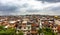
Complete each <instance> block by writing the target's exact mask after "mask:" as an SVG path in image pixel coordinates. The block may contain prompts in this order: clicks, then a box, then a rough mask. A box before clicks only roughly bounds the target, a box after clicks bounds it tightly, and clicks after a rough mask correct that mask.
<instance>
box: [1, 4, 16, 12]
mask: <svg viewBox="0 0 60 35" xmlns="http://www.w3.org/2000/svg"><path fill="white" fill-rule="evenodd" d="M16 10H17V7H16V6H9V5H0V11H2V12H3V11H8V12H9V11H10V12H11V11H16Z"/></svg>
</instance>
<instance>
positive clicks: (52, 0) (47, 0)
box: [37, 0, 60, 2]
mask: <svg viewBox="0 0 60 35" xmlns="http://www.w3.org/2000/svg"><path fill="white" fill-rule="evenodd" d="M37 1H42V2H60V0H37Z"/></svg>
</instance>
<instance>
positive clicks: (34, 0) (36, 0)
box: [0, 0, 60, 15]
mask: <svg viewBox="0 0 60 35" xmlns="http://www.w3.org/2000/svg"><path fill="white" fill-rule="evenodd" d="M26 14H41V15H60V0H0V15H26Z"/></svg>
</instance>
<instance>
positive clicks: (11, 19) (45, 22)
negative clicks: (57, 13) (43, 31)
mask: <svg viewBox="0 0 60 35" xmlns="http://www.w3.org/2000/svg"><path fill="white" fill-rule="evenodd" d="M0 26H4V28H16V29H17V30H22V31H23V33H24V35H38V30H39V28H44V27H49V28H51V29H52V30H53V32H55V33H58V32H60V20H59V18H57V17H54V16H41V15H24V16H22V15H21V16H0ZM17 32H18V31H17Z"/></svg>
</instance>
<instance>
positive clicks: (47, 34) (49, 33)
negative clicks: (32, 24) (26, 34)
mask: <svg viewBox="0 0 60 35" xmlns="http://www.w3.org/2000/svg"><path fill="white" fill-rule="evenodd" d="M38 33H39V35H40V33H43V34H44V35H57V34H56V33H53V32H52V29H50V28H43V29H39V30H38Z"/></svg>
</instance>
